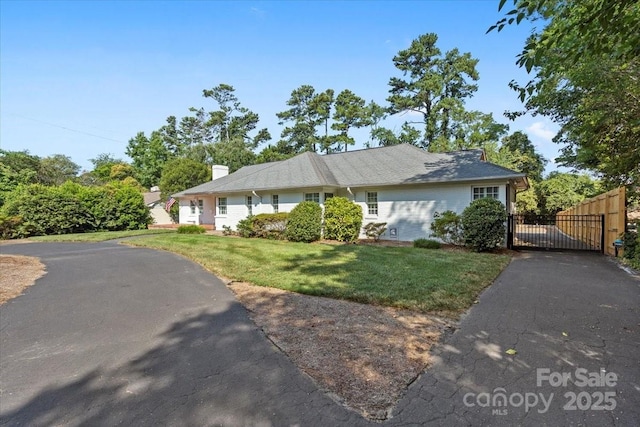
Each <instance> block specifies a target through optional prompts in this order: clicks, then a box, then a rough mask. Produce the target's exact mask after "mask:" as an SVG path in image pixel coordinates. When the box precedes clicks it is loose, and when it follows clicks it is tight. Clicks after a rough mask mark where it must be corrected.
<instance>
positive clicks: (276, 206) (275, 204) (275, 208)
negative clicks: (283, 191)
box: [271, 194, 280, 213]
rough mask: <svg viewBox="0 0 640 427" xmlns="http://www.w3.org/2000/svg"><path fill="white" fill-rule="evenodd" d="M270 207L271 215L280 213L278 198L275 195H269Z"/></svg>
mask: <svg viewBox="0 0 640 427" xmlns="http://www.w3.org/2000/svg"><path fill="white" fill-rule="evenodd" d="M271 206H272V207H273V213H278V212H279V211H280V197H279V196H278V195H277V194H272V195H271Z"/></svg>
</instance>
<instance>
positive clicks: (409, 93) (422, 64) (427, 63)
mask: <svg viewBox="0 0 640 427" xmlns="http://www.w3.org/2000/svg"><path fill="white" fill-rule="evenodd" d="M437 41H438V36H437V35H436V34H434V33H429V34H424V35H421V36H420V37H418V38H417V39H416V40H414V41H413V42H412V43H411V46H410V47H409V48H408V49H405V50H401V51H400V52H398V54H397V55H396V56H395V57H394V58H393V63H394V65H395V66H396V68H398V69H399V70H400V71H402V73H403V75H404V76H405V79H401V78H397V77H392V78H391V80H389V86H390V87H391V89H390V90H389V92H390V95H389V97H388V98H387V100H388V101H389V103H390V112H391V113H392V114H396V113H412V114H414V115H416V116H421V117H422V120H421V121H420V122H416V123H421V124H423V125H424V133H423V135H422V139H421V141H420V146H421V147H423V148H425V149H430V145H431V144H432V143H433V142H434V141H436V139H438V138H442V139H444V140H446V141H448V140H450V139H451V138H452V137H453V135H454V134H453V130H454V124H455V123H454V114H455V113H459V112H461V111H463V110H464V106H463V104H464V100H465V99H467V98H469V97H471V96H472V95H473V93H474V92H475V91H476V90H477V86H476V85H475V84H473V83H470V82H469V80H471V81H476V80H478V78H479V76H478V72H477V71H476V64H477V63H478V60H477V59H473V58H472V57H471V54H470V53H464V54H460V52H459V51H458V49H453V50H450V51H448V52H446V53H445V54H444V55H442V52H441V51H440V49H439V48H438V47H436V42H437Z"/></svg>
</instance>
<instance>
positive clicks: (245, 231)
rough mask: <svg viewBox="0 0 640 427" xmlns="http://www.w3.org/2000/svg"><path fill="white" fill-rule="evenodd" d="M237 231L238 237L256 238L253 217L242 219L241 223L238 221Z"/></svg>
mask: <svg viewBox="0 0 640 427" xmlns="http://www.w3.org/2000/svg"><path fill="white" fill-rule="evenodd" d="M236 230H237V231H238V236H240V237H244V238H249V237H254V236H255V232H254V231H253V215H249V216H248V217H246V218H245V219H241V220H240V221H238V225H236Z"/></svg>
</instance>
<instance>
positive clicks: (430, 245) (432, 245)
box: [413, 239, 441, 249]
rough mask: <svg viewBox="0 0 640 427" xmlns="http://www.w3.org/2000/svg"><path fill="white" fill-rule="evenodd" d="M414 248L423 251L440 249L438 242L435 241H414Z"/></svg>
mask: <svg viewBox="0 0 640 427" xmlns="http://www.w3.org/2000/svg"><path fill="white" fill-rule="evenodd" d="M413 247H414V248H423V249H440V247H441V245H440V242H438V241H436V240H430V239H416V240H414V241H413Z"/></svg>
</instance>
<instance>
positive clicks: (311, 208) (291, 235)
mask: <svg viewBox="0 0 640 427" xmlns="http://www.w3.org/2000/svg"><path fill="white" fill-rule="evenodd" d="M321 232H322V208H321V207H320V205H319V204H318V203H316V202H302V203H299V204H298V205H297V206H296V207H295V208H293V210H292V211H291V212H290V213H289V221H288V222H287V230H286V232H285V234H286V236H287V239H289V240H291V241H292V242H307V243H309V242H314V241H316V240H319V239H320V235H321Z"/></svg>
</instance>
